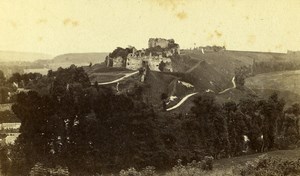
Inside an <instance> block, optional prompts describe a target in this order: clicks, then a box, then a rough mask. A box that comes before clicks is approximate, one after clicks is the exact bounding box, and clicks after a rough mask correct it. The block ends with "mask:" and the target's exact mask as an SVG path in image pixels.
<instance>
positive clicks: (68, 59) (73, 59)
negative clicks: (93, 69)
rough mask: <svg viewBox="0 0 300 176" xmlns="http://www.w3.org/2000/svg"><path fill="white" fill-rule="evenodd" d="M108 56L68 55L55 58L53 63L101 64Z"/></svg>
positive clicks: (89, 54)
mask: <svg viewBox="0 0 300 176" xmlns="http://www.w3.org/2000/svg"><path fill="white" fill-rule="evenodd" d="M107 55H108V53H67V54H62V55H58V56H56V57H54V58H53V59H52V63H73V64H83V63H87V64H89V63H90V62H92V63H101V62H103V61H104V60H105V57H106V56H107Z"/></svg>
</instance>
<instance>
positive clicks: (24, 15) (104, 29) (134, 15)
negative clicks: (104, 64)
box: [0, 0, 300, 56]
mask: <svg viewBox="0 0 300 176" xmlns="http://www.w3.org/2000/svg"><path fill="white" fill-rule="evenodd" d="M0 7H1V12H0V18H1V20H0V27H1V30H0V36H3V38H2V40H0V50H1V51H17V52H35V53H45V54H49V55H52V56H55V55H59V54H65V53H85V52H111V51H112V50H113V49H115V48H116V47H127V46H128V45H132V46H135V47H136V48H138V49H140V48H146V47H147V44H148V39H149V38H153V37H154V38H156V37H158V38H168V39H169V38H173V39H175V41H176V42H177V43H179V44H180V47H181V48H183V49H184V48H193V47H194V46H206V45H219V46H223V45H225V46H226V48H227V49H229V50H241V51H261V52H280V53H285V52H286V51H287V50H300V25H299V24H297V22H298V21H300V14H299V13H298V9H300V1H297V0H288V1H281V0H280V1H274V0H266V1H258V0H254V1H248V0H245V1H236V0H222V1H208V0H201V1H196V0H145V1H140V0H124V1H117V0H112V1H108V0H99V1H96V0H78V1H70V0H64V1H58V0H54V1H43V0H41V1H38V0H26V1H25V0H21V1H17V2H15V1H14V2H13V1H1V2H0Z"/></svg>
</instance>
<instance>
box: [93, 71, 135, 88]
mask: <svg viewBox="0 0 300 176" xmlns="http://www.w3.org/2000/svg"><path fill="white" fill-rule="evenodd" d="M138 73H139V71H135V72H132V73H127V74H126V75H125V76H123V77H121V78H118V79H116V80H113V81H109V82H102V83H98V85H107V84H113V83H117V82H119V81H121V80H123V79H125V78H128V77H130V76H133V75H135V74H138ZM93 84H95V83H92V85H93Z"/></svg>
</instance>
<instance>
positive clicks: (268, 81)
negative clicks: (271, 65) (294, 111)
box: [245, 70, 300, 103]
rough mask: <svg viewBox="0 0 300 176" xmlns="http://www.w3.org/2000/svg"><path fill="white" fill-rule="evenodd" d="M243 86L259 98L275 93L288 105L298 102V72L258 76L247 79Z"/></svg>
mask: <svg viewBox="0 0 300 176" xmlns="http://www.w3.org/2000/svg"><path fill="white" fill-rule="evenodd" d="M245 85H246V86H247V87H249V88H250V89H252V90H254V91H255V92H257V93H258V94H259V95H261V96H266V95H269V94H270V92H274V91H276V92H279V94H280V96H281V97H284V98H285V99H287V101H288V103H292V102H300V99H299V96H300V70H296V71H283V72H272V73H264V74H259V75H256V76H254V77H250V78H247V79H246V84H245Z"/></svg>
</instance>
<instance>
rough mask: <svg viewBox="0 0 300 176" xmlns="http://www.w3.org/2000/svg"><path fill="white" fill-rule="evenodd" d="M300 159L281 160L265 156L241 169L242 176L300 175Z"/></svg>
mask: <svg viewBox="0 0 300 176" xmlns="http://www.w3.org/2000/svg"><path fill="white" fill-rule="evenodd" d="M299 174H300V159H299V160H296V161H295V160H286V159H280V158H272V157H267V156H266V155H263V156H262V157H260V158H259V159H258V160H256V161H254V162H248V163H246V166H245V167H244V168H242V169H241V172H240V175H242V176H254V175H255V176H268V175H270V176H282V175H299Z"/></svg>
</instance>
